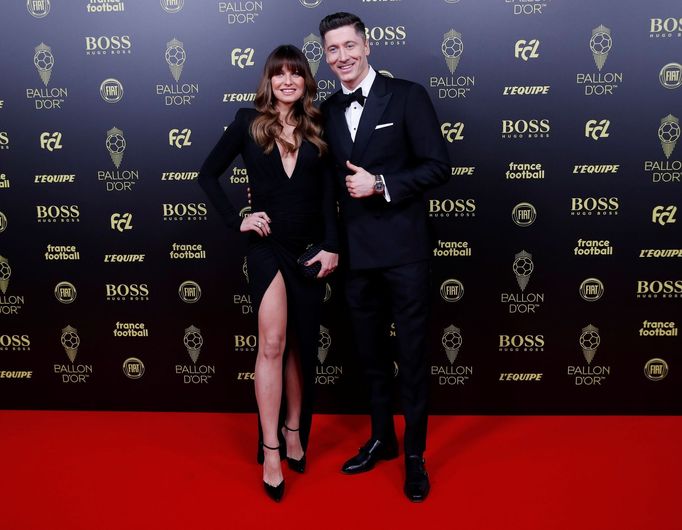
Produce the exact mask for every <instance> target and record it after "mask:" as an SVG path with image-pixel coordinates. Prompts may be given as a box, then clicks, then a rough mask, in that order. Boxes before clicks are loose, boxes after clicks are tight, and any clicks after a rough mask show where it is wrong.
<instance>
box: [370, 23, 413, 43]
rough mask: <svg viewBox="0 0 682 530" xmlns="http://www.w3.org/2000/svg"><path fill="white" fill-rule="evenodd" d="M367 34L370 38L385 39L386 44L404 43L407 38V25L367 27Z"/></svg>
mask: <svg viewBox="0 0 682 530" xmlns="http://www.w3.org/2000/svg"><path fill="white" fill-rule="evenodd" d="M365 36H366V37H367V39H368V40H373V41H384V42H385V43H386V44H388V43H392V44H404V43H403V42H401V41H404V40H405V38H407V32H406V30H405V26H385V27H381V26H376V27H373V28H365Z"/></svg>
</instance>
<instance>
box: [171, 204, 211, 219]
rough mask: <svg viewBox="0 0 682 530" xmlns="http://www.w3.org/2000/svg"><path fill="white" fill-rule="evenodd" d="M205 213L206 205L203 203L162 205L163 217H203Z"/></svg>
mask: <svg viewBox="0 0 682 530" xmlns="http://www.w3.org/2000/svg"><path fill="white" fill-rule="evenodd" d="M207 212H208V210H207V208H206V203H204V202H199V203H193V202H190V203H187V204H185V203H181V202H180V203H177V204H165V203H164V204H163V216H164V217H187V216H205V215H206V214H207Z"/></svg>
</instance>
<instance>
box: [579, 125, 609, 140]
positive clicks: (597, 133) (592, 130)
mask: <svg viewBox="0 0 682 530" xmlns="http://www.w3.org/2000/svg"><path fill="white" fill-rule="evenodd" d="M610 125H611V122H610V121H609V120H600V121H597V120H589V121H588V122H587V123H586V124H585V138H592V139H593V140H594V141H597V140H599V139H600V138H608V137H609V126H610Z"/></svg>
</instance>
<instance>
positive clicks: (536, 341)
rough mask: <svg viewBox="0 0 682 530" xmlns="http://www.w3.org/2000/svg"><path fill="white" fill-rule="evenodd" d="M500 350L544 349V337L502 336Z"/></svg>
mask: <svg viewBox="0 0 682 530" xmlns="http://www.w3.org/2000/svg"><path fill="white" fill-rule="evenodd" d="M499 338H500V340H499V347H500V348H542V347H544V345H545V336H544V335H500V337H499Z"/></svg>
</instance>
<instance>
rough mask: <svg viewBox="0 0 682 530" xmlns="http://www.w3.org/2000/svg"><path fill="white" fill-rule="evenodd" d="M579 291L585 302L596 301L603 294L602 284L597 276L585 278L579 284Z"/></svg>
mask: <svg viewBox="0 0 682 530" xmlns="http://www.w3.org/2000/svg"><path fill="white" fill-rule="evenodd" d="M579 292H580V296H581V297H582V299H583V300H585V301H586V302H596V301H597V300H599V299H600V298H601V297H602V296H603V294H604V284H603V283H602V282H601V280H599V279H597V278H587V279H586V280H583V282H582V283H581V284H580V288H579Z"/></svg>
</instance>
